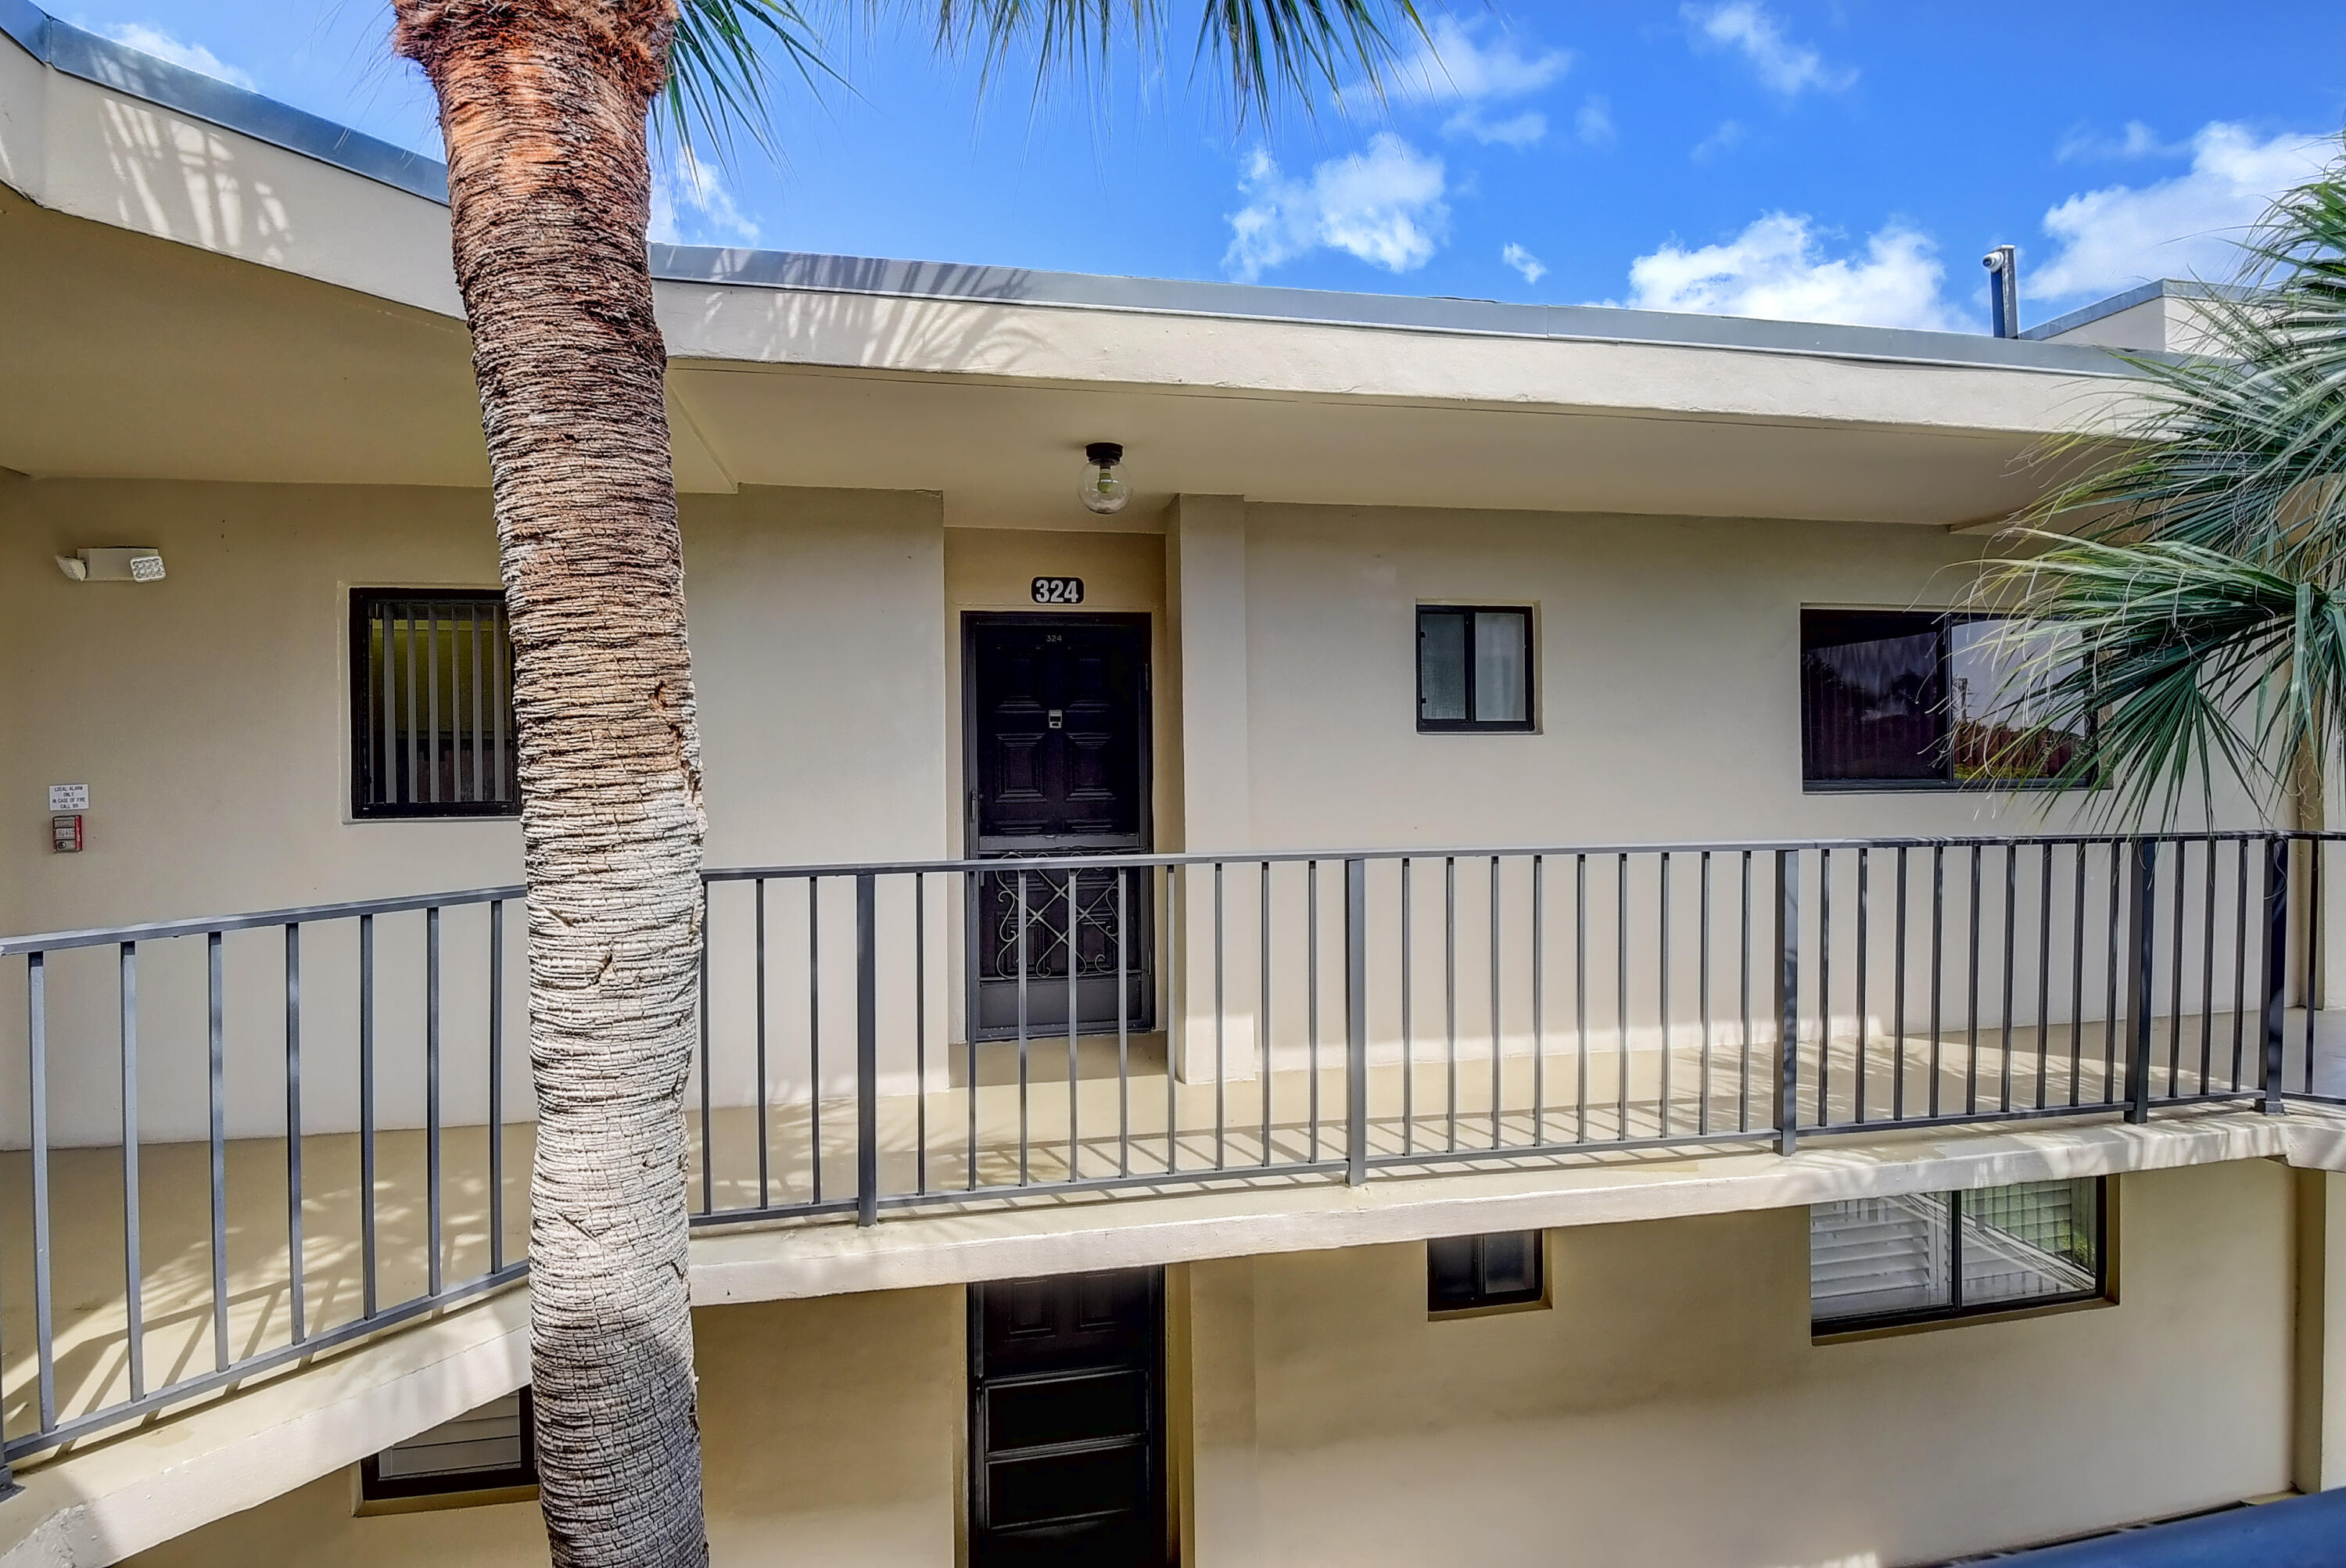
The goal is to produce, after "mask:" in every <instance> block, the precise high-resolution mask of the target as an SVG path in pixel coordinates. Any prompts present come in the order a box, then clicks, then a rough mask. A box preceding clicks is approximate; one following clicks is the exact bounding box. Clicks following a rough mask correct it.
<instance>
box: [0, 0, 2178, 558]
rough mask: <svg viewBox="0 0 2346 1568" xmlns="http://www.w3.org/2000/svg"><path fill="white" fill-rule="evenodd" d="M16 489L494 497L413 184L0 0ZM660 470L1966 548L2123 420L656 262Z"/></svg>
mask: <svg viewBox="0 0 2346 1568" xmlns="http://www.w3.org/2000/svg"><path fill="white" fill-rule="evenodd" d="M0 32H5V33H6V34H7V35H8V36H9V37H10V38H12V39H14V40H15V44H14V45H13V46H12V45H11V44H8V43H5V42H0V184H5V185H6V186H7V187H9V188H11V189H12V190H13V191H14V192H15V196H5V195H0V224H5V230H0V233H5V236H6V239H5V243H0V288H5V290H7V295H6V297H7V298H8V299H9V300H10V301H11V306H10V309H11V313H12V316H13V318H14V320H15V326H16V330H15V331H11V332H10V333H9V334H7V335H6V336H5V339H0V465H5V466H7V467H10V468H14V469H16V470H18V471H20V472H23V473H31V474H35V475H41V476H89V477H136V478H196V479H224V480H249V481H262V482H308V483H341V484H454V485H479V484H484V483H485V482H486V479H487V466H486V460H485V456H484V452H483V448H482V443H481V438H480V433H479V429H478V423H477V412H476V410H475V407H474V402H473V392H472V387H471V376H470V366H469V359H468V352H469V351H468V342H467V338H466V334H465V332H464V326H463V322H462V309H461V302H460V301H459V300H458V298H457V294H456V290H455V285H454V276H453V272H452V270H451V267H450V264H449V260H448V214H447V209H446V208H445V206H444V204H443V202H442V201H441V200H440V199H437V198H438V196H439V193H440V192H441V191H442V190H444V172H443V171H442V170H441V169H440V168H439V167H438V166H437V165H434V164H432V163H431V162H430V161H429V160H426V159H422V158H416V157H414V155H412V154H408V153H404V152H402V151H400V150H399V149H396V148H387V147H385V146H384V145H383V144H381V143H377V142H372V141H370V140H368V138H365V137H359V136H357V135H356V134H355V133H352V132H350V131H347V130H345V129H343V128H342V127H334V126H331V125H330V124H328V123H327V122H325V121H322V120H317V119H315V118H314V117H309V116H306V115H301V114H300V113H299V112H298V111H294V110H291V109H288V108H286V107H284V106H281V105H276V104H273V103H271V102H270V100H268V99H265V98H261V97H258V96H257V95H254V94H250V93H247V92H244V91H242V90H240V89H239V88H235V87H229V86H226V85H224V84H221V83H218V82H213V81H210V80H209V79H208V78H205V77H202V76H197V75H195V74H194V73H191V72H188V71H185V70H182V69H180V68H179V67H177V66H170V65H168V64H165V63H163V62H160V61H158V60H154V59H152V58H150V57H148V56H143V55H139V54H138V53H137V52H135V51H132V50H129V49H127V48H125V47H123V46H119V45H116V44H112V43H109V42H107V41H106V40H103V39H98V38H96V37H94V36H91V35H89V34H87V33H84V32H81V31H80V30H78V29H76V28H72V27H70V26H67V25H65V24H62V23H58V22H56V21H55V20H53V19H51V18H48V17H46V16H44V15H41V14H40V13H38V12H35V11H32V10H31V9H30V7H28V6H26V5H24V4H23V0H0ZM652 260H653V266H654V271H655V275H656V278H657V280H658V281H657V290H658V307H659V312H660V320H661V324H662V328H663V331H665V332H666V333H667V335H668V345H669V351H670V353H671V356H672V363H671V368H670V373H669V387H670V399H669V402H670V415H671V423H672V424H673V426H674V429H675V434H676V448H677V466H678V483H679V484H680V485H681V486H682V487H683V488H685V489H687V490H688V491H690V490H699V491H712V490H715V491H721V490H728V489H731V488H733V487H735V486H738V485H740V484H778V485H838V486H849V487H857V488H884V489H904V490H930V491H937V492H941V493H943V496H944V498H945V506H946V514H947V520H948V521H949V522H955V523H964V524H1000V523H1022V524H1027V525H1033V526H1055V525H1064V526H1075V525H1090V524H1091V523H1092V520H1091V517H1090V514H1087V513H1084V512H1082V511H1081V510H1080V509H1079V508H1078V507H1077V506H1076V503H1075V502H1074V500H1073V498H1072V492H1073V487H1074V485H1075V483H1076V477H1077V471H1078V466H1079V462H1080V454H1081V451H1082V448H1083V445H1084V443H1086V442H1087V441H1091V440H1101V439H1107V440H1117V441H1121V442H1123V443H1125V445H1126V447H1127V450H1128V452H1129V453H1130V458H1129V473H1130V477H1131V479H1132V480H1133V482H1134V484H1135V485H1136V488H1137V493H1138V495H1139V501H1138V502H1137V504H1135V506H1134V507H1133V508H1132V509H1131V511H1130V512H1129V513H1128V514H1127V517H1128V518H1129V519H1130V520H1131V521H1132V522H1133V523H1134V524H1136V525H1138V526H1144V527H1145V526H1150V525H1152V524H1150V522H1149V519H1150V518H1151V517H1152V516H1153V515H1154V514H1156V513H1157V512H1158V510H1159V507H1158V503H1161V501H1162V500H1163V499H1164V498H1166V497H1168V496H1169V495H1172V494H1180V493H1185V492H1186V493H1193V494H1198V493H1205V494H1243V495H1247V496H1250V497H1253V498H1256V499H1260V500H1265V501H1282V502H1301V503H1331V504H1405V505H1422V506H1458V507H1505V508H1528V509H1538V510H1563V511H1605V512H1629V513H1645V514H1709V515H1739V516H1753V517H1810V518H1833V519H1864V520H1880V521H1896V522H1908V523H1920V524H1940V525H1964V524H1975V523H1978V522H1980V521H1982V520H1985V519H1991V518H1996V517H2001V516H2004V515H2006V514H2009V513H2010V512H2011V511H2012V510H2014V509H2015V507H2016V506H2017V505H2019V504H2023V503H2025V501H2026V500H2027V499H2028V498H2029V496H2030V495H2031V494H2034V492H2035V488H2036V487H2037V485H2038V484H2039V483H2040V482H2041V477H2042V472H2043V471H2042V469H2041V468H2040V467H2035V466H2032V463H2031V461H2030V460H2031V457H2032V454H2033V453H2035V452H2036V451H2037V450H2038V448H2039V447H2040V445H2041V443H2043V442H2044V441H2045V438H2047V437H2048V436H2053V435H2056V434H2059V433H2065V432H2066V431H2069V430H2072V429H2076V428H2079V427H2081V426H2085V427H2094V426H2101V427H2104V428H2106V427H2107V423H2108V422H2110V421H2112V420H2114V419H2116V418H2117V417H2121V416H2122V415H2123V413H2124V412H2125V410H2126V408H2127V405H2128V404H2129V403H2130V402H2131V401H2132V395H2131V391H2130V382H2129V378H2128V377H2127V374H2126V373H2125V368H2124V367H2123V366H2122V365H2120V364H2119V363H2118V362H2117V361H2114V360H2113V359H2111V358H2110V357H2109V356H2108V355H2106V354H2105V353H2103V352H2102V351H2098V350H2094V349H2086V348H2079V347H2076V346H2072V345H2064V344H2046V343H2036V342H2014V341H2000V340H1996V339H1992V338H1985V337H1978V336H1971V335H1965V334H1958V333H1939V332H1914V331H1888V330H1883V329H1875V328H1861V327H1838V326H1821V325H1812V324H1800V323H1787V322H1771V321H1743V320H1738V319H1731V318H1720V317H1702V316H1678V315H1668V314H1663V313H1659V312H1652V311H1622V310H1614V309H1609V308H1604V307H1591V306H1523V305H1506V304H1498V303H1494V302H1489V301H1477V300H1410V299H1397V298H1390V297H1385V296H1378V295H1355V294H1341V293H1323V292H1316V291H1311V290H1291V289H1273V288H1259V287H1253V286H1239V285H1233V284H1219V283H1187V282H1168V281H1161V280H1138V279H1116V278H1090V277H1082V276H1076V275H1069V274H1056V273H1040V272H1031V271H1022V270H1015V269H1005V268H988V267H958V266H944V265H934V264H924V263H911V262H894V261H875V260H857V259H852V258H838V257H818V256H802V255H791V254H782V253H774V252H760V251H733V250H711V249H678V248H671V247H655V248H654V250H653V257H652Z"/></svg>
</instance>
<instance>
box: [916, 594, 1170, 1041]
mask: <svg viewBox="0 0 2346 1568" xmlns="http://www.w3.org/2000/svg"><path fill="white" fill-rule="evenodd" d="M962 651H963V667H962V680H963V686H964V720H963V733H964V774H963V777H964V779H965V780H966V784H967V789H968V798H967V813H968V819H967V824H966V826H967V833H968V848H969V852H970V853H971V854H972V855H973V856H975V857H980V858H985V859H994V858H1001V859H1005V860H1011V859H1018V858H1033V857H1037V856H1063V855H1079V854H1113V853H1117V852H1119V851H1121V852H1126V853H1129V852H1132V851H1135V850H1146V849H1148V843H1149V836H1148V829H1149V809H1148V768H1149V725H1148V616H1106V615H1093V616H1076V615H1063V616H1033V615H978V614H972V615H970V616H966V617H965V619H964V626H963V649H962ZM973 881H974V883H975V886H974V888H973V890H972V891H973V896H972V898H971V900H970V931H969V942H970V946H971V962H970V966H969V973H970V977H971V991H972V995H971V998H970V1003H971V1017H972V1024H973V1029H974V1033H975V1034H976V1036H977V1038H979V1039H980V1040H1000V1039H1005V1038H1007V1037H1010V1036H1013V1035H1015V1034H1017V1033H1019V1030H1020V1023H1021V1020H1022V1019H1023V1020H1024V1023H1025V1030H1026V1032H1027V1033H1031V1034H1035V1035H1045V1034H1054V1033H1066V1027H1067V1014H1068V1007H1069V1001H1070V992H1071V991H1072V993H1073V1003H1074V1009H1075V1015H1076V1029H1077V1030H1078V1032H1080V1033H1087V1034H1096V1033H1115V1032H1116V1030H1117V1028H1118V1026H1119V1024H1121V1026H1122V1027H1124V1028H1126V1029H1128V1030H1141V1029H1147V1028H1150V1027H1153V1026H1154V1018H1153V1012H1154V1006H1155V995H1154V993H1155V988H1154V986H1153V985H1152V983H1151V972H1152V968H1153V965H1152V962H1151V954H1152V953H1153V952H1154V948H1155V944H1154V942H1152V940H1151V937H1150V933H1151V932H1152V931H1153V930H1154V929H1155V928H1154V924H1153V922H1152V921H1151V920H1150V918H1149V915H1150V910H1151V906H1152V903H1153V901H1154V899H1153V895H1154V893H1155V891H1156V890H1157V889H1158V881H1157V879H1156V878H1155V877H1154V876H1153V875H1152V874H1151V873H1149V872H1148V871H1145V870H1144V871H1112V870H1102V871H1074V872H1069V871H1031V872H1026V873H1024V874H1021V873H1019V872H1016V871H1002V872H999V873H992V872H989V873H986V874H983V875H980V876H978V877H975V878H974V879H973ZM1119 998H1120V999H1121V1015H1120V1016H1119Z"/></svg>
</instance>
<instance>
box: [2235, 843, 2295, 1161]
mask: <svg viewBox="0 0 2346 1568" xmlns="http://www.w3.org/2000/svg"><path fill="white" fill-rule="evenodd" d="M2246 841H2247V840H2242V842H2244V843H2245V842H2246ZM2264 846H2265V902H2264V928H2265V929H2264V943H2265V972H2264V1008H2263V1013H2264V1017H2263V1019H2262V1020H2261V1024H2260V1029H2259V1035H2260V1038H2261V1040H2262V1042H2263V1046H2264V1053H2263V1054H2264V1073H2263V1080H2264V1095H2263V1097H2262V1098H2261V1099H2260V1100H2259V1102H2258V1108H2259V1110H2261V1111H2263V1112H2264V1113H2265V1114H2266V1115H2270V1116H2278V1115H2280V1114H2281V1113H2282V1112H2283V1111H2285V1110H2287V1109H2288V1108H2289V1107H2288V1105H2286V1104H2285V1103H2284V1102H2283V1100H2282V1098H2281V1095H2282V1089H2283V1085H2284V1083H2285V1080H2286V1072H2287V1069H2286V1067H2285V1066H2284V1064H2283V1061H2282V1058H2283V1056H2284V1054H2286V1053H2287V1051H2288V1049H2289V1040H2288V1032H2289V859H2290V840H2289V837H2288V836H2287V835H2286V834H2282V833H2274V834H2271V835H2270V836H2268V837H2267V838H2266V839H2265V840H2264ZM2241 891H2242V894H2243V897H2242V899H2241V901H2242V902H2243V903H2246V902H2247V898H2246V896H2245V894H2246V892H2247V889H2246V888H2245V887H2244V888H2243V889H2242V890H2241Z"/></svg>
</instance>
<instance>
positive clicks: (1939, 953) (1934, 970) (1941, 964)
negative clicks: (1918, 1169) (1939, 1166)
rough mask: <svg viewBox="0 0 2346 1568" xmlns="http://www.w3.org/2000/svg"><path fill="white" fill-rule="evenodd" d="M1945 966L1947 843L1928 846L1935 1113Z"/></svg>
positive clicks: (1942, 1052)
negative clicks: (1929, 847) (1929, 855)
mask: <svg viewBox="0 0 2346 1568" xmlns="http://www.w3.org/2000/svg"><path fill="white" fill-rule="evenodd" d="M1946 969H1947V847H1946V846H1945V845H1944V844H1933V845H1932V846H1931V1109H1930V1115H1931V1116H1932V1118H1933V1120H1936V1119H1937V1117H1938V1115H1939V1097H1940V1080H1941V1079H1942V1078H1943V1077H1944V1076H1945V1075H1946V1032H1945V1030H1944V1028H1943V1018H1944V1010H1943V1006H1942V1001H1943V997H1944V995H1945V992H1946V986H1945V981H1946Z"/></svg>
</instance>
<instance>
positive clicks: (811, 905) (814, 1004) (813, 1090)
mask: <svg viewBox="0 0 2346 1568" xmlns="http://www.w3.org/2000/svg"><path fill="white" fill-rule="evenodd" d="M806 886H807V1083H808V1085H809V1093H808V1095H807V1159H808V1171H807V1175H808V1184H807V1185H808V1186H810V1187H811V1189H812V1196H811V1198H810V1199H809V1201H810V1202H813V1203H821V1201H822V881H821V878H819V877H809V878H807V880H806ZM1019 887H1020V891H1022V892H1023V891H1025V883H1024V882H1023V881H1022V882H1021V883H1020V884H1019ZM1019 913H1020V915H1021V917H1022V922H1023V917H1024V915H1025V907H1024V904H1023V903H1022V904H1021V907H1020V910H1019ZM1020 940H1021V944H1022V945H1021V946H1020V948H1019V955H1020V959H1021V972H1020V974H1019V977H1018V1010H1019V1033H1020V1034H1021V1035H1022V1036H1023V1035H1024V1034H1025V1011H1026V977H1025V972H1024V960H1025V946H1024V945H1023V944H1024V941H1025V934H1024V926H1023V923H1022V927H1021V935H1020ZM701 951H702V955H703V959H704V962H705V961H706V957H707V952H708V950H707V948H706V947H704V948H703V949H702V950H701ZM1018 1055H1019V1064H1020V1066H1021V1067H1022V1068H1023V1067H1024V1066H1025V1055H1026V1044H1025V1040H1024V1039H1023V1038H1022V1039H1021V1040H1020V1041H1019V1044H1018ZM1019 1109H1020V1111H1021V1113H1022V1115H1023V1113H1024V1112H1025V1087H1024V1085H1023V1084H1022V1085H1021V1087H1020V1090H1019ZM703 1115H706V1112H705V1111H704V1113H703ZM1019 1141H1020V1144H1021V1145H1022V1157H1023V1145H1024V1144H1025V1134H1024V1131H1023V1128H1022V1131H1021V1135H1020V1139H1019ZM1019 1179H1020V1180H1021V1181H1024V1180H1025V1172H1024V1169H1023V1167H1022V1169H1021V1172H1020V1176H1019Z"/></svg>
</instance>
